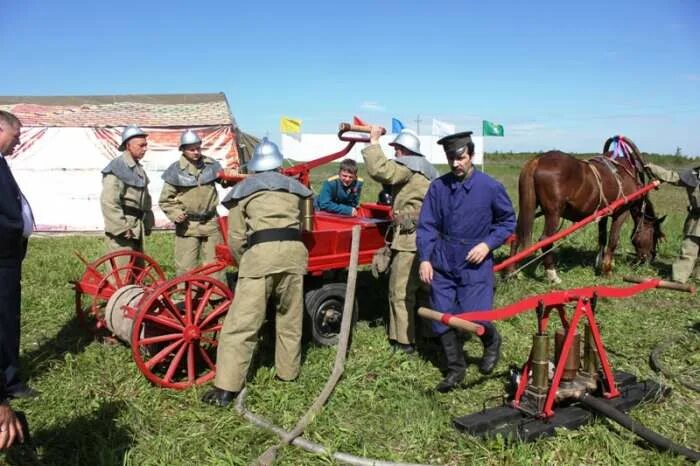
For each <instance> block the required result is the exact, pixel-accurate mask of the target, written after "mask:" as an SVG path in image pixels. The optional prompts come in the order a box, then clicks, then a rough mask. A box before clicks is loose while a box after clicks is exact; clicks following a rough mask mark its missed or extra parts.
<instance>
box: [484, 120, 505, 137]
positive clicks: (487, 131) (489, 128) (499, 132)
mask: <svg viewBox="0 0 700 466" xmlns="http://www.w3.org/2000/svg"><path fill="white" fill-rule="evenodd" d="M481 134H483V135H484V136H501V137H503V125H497V124H496V123H491V122H490V121H487V120H484V122H483V127H482V131H481Z"/></svg>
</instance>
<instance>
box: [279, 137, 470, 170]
mask: <svg viewBox="0 0 700 466" xmlns="http://www.w3.org/2000/svg"><path fill="white" fill-rule="evenodd" d="M395 137H396V135H395V134H389V135H386V136H382V137H381V139H380V140H379V144H380V145H381V146H382V149H383V150H384V153H385V154H386V155H387V157H390V158H393V157H394V149H393V148H392V147H391V146H389V143H390V142H391V141H393V140H394V138H395ZM418 138H419V139H420V147H421V152H422V153H423V155H424V156H425V157H426V158H427V159H428V160H429V161H430V163H433V164H446V163H447V159H446V158H445V151H443V150H442V146H440V145H438V144H437V140H438V139H440V137H438V136H422V135H421V136H418ZM472 141H474V158H473V159H472V161H473V163H474V164H476V165H483V164H484V138H483V137H481V136H472ZM346 144H347V143H346V142H343V141H341V140H339V139H338V135H336V134H308V133H306V134H297V135H289V134H284V133H283V134H282V135H281V150H282V153H283V154H284V156H285V157H286V158H288V159H292V160H296V161H299V162H306V161H308V160H312V159H315V158H318V157H322V156H324V155H328V154H332V153H334V152H338V151H339V150H341V149H342V148H343V147H345V145H346ZM364 147H365V144H364V143H357V144H355V147H353V148H352V150H351V151H350V153H349V154H348V157H351V158H352V159H354V160H355V161H356V162H362V154H361V153H360V151H361V150H362V149H363V148H364Z"/></svg>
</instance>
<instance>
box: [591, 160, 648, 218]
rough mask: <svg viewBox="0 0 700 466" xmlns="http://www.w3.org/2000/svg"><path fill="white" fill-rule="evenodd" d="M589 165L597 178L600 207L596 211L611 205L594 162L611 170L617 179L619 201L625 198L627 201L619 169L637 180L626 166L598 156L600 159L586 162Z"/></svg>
mask: <svg viewBox="0 0 700 466" xmlns="http://www.w3.org/2000/svg"><path fill="white" fill-rule="evenodd" d="M584 162H586V163H587V164H588V167H589V168H590V169H591V171H592V172H593V177H594V178H595V181H596V184H597V185H598V207H597V208H596V210H599V209H600V207H601V206H602V205H603V204H605V207H607V206H608V205H610V203H609V202H608V200H607V198H606V197H605V194H604V193H603V181H602V179H601V177H600V171H598V167H596V165H595V163H594V162H597V163H600V164H602V165H604V166H605V167H606V168H607V169H608V170H610V173H611V174H612V176H613V178H614V179H615V182H616V183H617V199H619V198H621V197H622V198H625V200H626V199H627V196H626V195H625V192H624V190H623V189H622V180H621V179H620V174H619V173H618V170H617V169H618V168H621V169H622V170H624V171H625V172H627V174H628V175H630V177H632V178H634V179H636V177H635V175H634V174H633V173H632V172H631V171H630V170H629V169H628V168H627V167H625V166H623V165H621V164H619V163H617V162H615V161H612V160H610V159H608V158H606V157H602V156H598V157H593V158H592V159H589V160H584Z"/></svg>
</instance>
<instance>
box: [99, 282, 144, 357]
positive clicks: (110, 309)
mask: <svg viewBox="0 0 700 466" xmlns="http://www.w3.org/2000/svg"><path fill="white" fill-rule="evenodd" d="M144 292H145V288H144V287H142V286H140V285H127V286H123V287H121V288H119V289H118V290H117V291H115V292H114V294H113V295H112V296H111V297H110V298H109V301H107V305H106V306H105V321H106V323H107V328H108V329H109V331H110V332H112V333H113V334H114V335H115V336H116V337H117V338H119V339H120V340H121V341H123V342H124V343H127V344H130V342H131V332H132V330H133V328H134V317H133V314H132V311H130V309H135V308H136V307H137V306H138V304H139V302H140V301H141V298H142V297H143V294H144Z"/></svg>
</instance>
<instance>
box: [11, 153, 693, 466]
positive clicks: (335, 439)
mask: <svg viewBox="0 0 700 466" xmlns="http://www.w3.org/2000/svg"><path fill="white" fill-rule="evenodd" d="M526 160H527V157H526V156H523V155H505V154H501V155H494V156H492V157H491V156H489V157H487V166H486V171H487V172H488V173H489V174H491V175H493V176H495V177H497V178H498V179H500V180H502V181H503V182H504V184H505V185H506V186H507V188H508V191H509V192H510V194H511V196H512V197H513V199H514V200H516V199H517V196H516V195H515V190H516V183H517V174H518V170H519V168H520V166H522V164H523V163H524V162H525V161H526ZM666 161H671V159H663V162H666ZM673 161H674V164H672V165H673V166H683V165H687V161H685V160H677V161H676V160H673ZM663 162H662V163H663ZM667 165H669V164H667ZM440 169H441V171H442V172H443V173H444V172H445V170H446V167H444V166H443V167H440ZM336 170H337V165H331V166H327V167H322V168H321V169H319V170H316V171H315V172H314V173H313V180H314V183H315V186H319V184H318V182H319V181H320V180H323V179H325V178H326V177H328V176H330V175H331V174H333V173H335V171H336ZM361 172H362V173H361V176H364V177H365V180H366V188H365V193H364V196H363V197H364V199H366V200H371V201H373V200H374V199H376V195H377V192H378V191H379V187H378V185H377V184H376V183H373V182H371V181H370V180H369V178H368V177H367V176H366V173H363V172H364V168H361ZM652 196H653V199H654V201H655V204H656V205H657V210H658V211H659V212H660V213H661V214H662V215H663V214H668V219H667V220H666V222H665V224H664V230H665V233H666V234H667V236H668V240H667V242H665V243H664V244H663V245H662V246H661V248H660V255H659V258H658V262H657V263H655V264H652V265H646V266H642V267H635V266H633V265H632V263H631V252H632V251H633V249H632V246H631V244H630V243H629V240H628V238H629V228H630V227H629V225H626V226H625V230H624V231H623V233H622V240H621V245H620V248H619V249H618V253H617V256H616V270H615V277H614V278H612V279H610V280H607V279H602V278H601V277H599V276H596V275H595V273H594V271H593V268H592V264H593V261H594V257H595V241H596V232H595V228H594V227H589V228H587V229H584V230H582V231H581V232H580V233H578V234H576V235H574V236H572V237H571V238H570V239H568V240H567V241H566V242H564V243H563V244H562V246H561V247H560V249H559V251H558V252H559V257H560V263H561V267H560V275H561V277H562V279H563V280H564V284H563V286H564V287H567V288H573V287H579V286H588V285H592V284H611V285H617V286H621V285H623V283H622V281H621V280H620V278H619V277H621V276H623V275H624V274H631V273H634V274H638V275H662V276H665V275H668V274H669V271H670V263H671V262H672V261H673V259H674V257H675V255H676V254H677V251H678V249H679V244H680V240H681V229H682V221H683V219H684V217H685V211H684V209H685V205H686V200H685V194H684V192H683V190H680V189H677V188H672V187H662V188H661V189H660V190H659V191H656V192H654V193H653V194H652ZM103 247H104V245H103V241H102V238H101V237H100V236H64V237H34V238H32V240H31V244H30V249H29V255H28V257H27V259H26V261H25V263H24V264H25V265H24V282H23V297H22V303H23V311H22V312H23V314H22V318H23V320H22V332H23V333H22V361H23V364H24V369H25V374H26V376H27V377H28V378H29V381H30V384H31V385H32V386H33V387H36V388H37V389H38V390H40V391H41V396H40V397H39V398H37V399H35V400H30V401H17V402H14V403H13V405H14V406H15V407H17V408H19V409H22V410H24V411H26V413H27V416H28V419H29V422H30V424H31V427H32V434H33V436H34V440H35V442H36V444H37V445H38V456H39V458H40V460H41V462H42V463H43V464H47V465H116V464H133V465H195V464H196V465H200V464H201V465H219V464H221V465H225V464H241V465H244V464H249V463H250V461H251V460H253V459H254V458H256V457H257V456H258V455H260V454H261V453H262V452H263V451H264V450H265V449H266V448H268V447H269V446H271V445H273V444H275V443H276V441H277V438H276V437H274V436H273V435H271V434H269V433H267V432H264V431H262V430H260V429H258V428H256V427H253V426H251V425H249V424H247V423H246V422H245V421H244V420H243V419H242V418H240V417H239V416H238V415H237V414H236V412H235V411H234V410H233V409H231V410H220V409H215V408H212V407H208V406H204V405H202V404H201V403H200V401H199V398H200V396H201V394H202V393H203V391H204V390H205V389H206V388H207V387H200V388H195V389H191V390H187V391H183V392H175V391H169V390H162V389H158V388H156V387H154V386H152V385H151V384H149V383H148V382H147V381H146V379H145V378H144V377H143V376H142V375H141V374H140V373H139V372H138V370H137V368H136V366H135V364H134V363H133V361H132V359H131V353H130V351H129V349H128V348H127V347H126V346H122V345H112V346H110V345H105V344H102V343H99V342H97V341H94V340H93V339H92V338H91V337H90V336H89V335H87V334H86V333H85V332H83V331H82V329H81V328H80V327H79V326H78V324H77V321H76V319H75V314H74V302H73V299H74V293H73V291H72V289H71V287H70V286H69V284H68V280H71V279H77V278H78V277H79V276H80V275H81V273H82V272H83V269H84V267H83V265H82V264H81V263H80V262H79V261H78V260H77V258H75V256H74V255H73V251H74V250H78V251H80V252H81V254H83V255H84V256H85V257H87V258H89V259H91V260H94V259H96V258H97V257H99V256H100V255H101V254H102V252H103ZM146 247H147V250H148V252H149V253H150V254H151V255H152V256H153V257H155V258H156V259H157V260H158V261H159V262H160V263H161V264H162V265H163V266H164V267H165V270H166V273H167V274H168V275H169V276H172V275H173V273H174V266H173V259H172V236H171V234H169V233H158V234H155V235H153V236H152V237H151V238H149V239H148V241H147V245H146ZM504 255H505V251H503V250H501V251H498V258H499V259H502V258H503V256H504ZM542 275H543V274H542V270H541V269H532V270H530V271H528V272H527V273H525V274H524V278H522V279H519V280H511V281H508V282H501V283H499V284H498V287H497V295H496V305H498V306H501V305H505V304H508V303H511V302H514V301H516V300H518V299H521V298H523V297H525V296H529V295H532V294H536V293H543V292H546V291H548V290H549V289H550V287H549V286H548V285H546V284H545V283H543V281H542ZM381 286H382V283H381V282H375V281H374V280H373V279H372V277H371V276H370V275H369V274H368V273H367V272H366V271H365V272H362V273H361V274H360V279H359V285H358V296H359V298H360V306H361V314H360V315H361V318H360V322H359V323H358V325H357V328H356V332H355V336H354V340H353V345H352V348H351V351H350V354H349V356H348V362H347V366H346V372H345V375H344V377H343V379H342V380H341V382H340V384H339V385H338V387H337V389H336V391H335V393H334V394H333V396H332V397H331V399H330V402H329V403H328V404H327V406H326V407H325V409H324V410H323V412H322V413H321V415H320V416H318V417H317V419H316V420H315V421H314V423H313V424H312V425H311V426H310V428H309V429H308V430H307V432H306V434H305V435H306V436H307V437H308V438H309V439H311V440H313V441H315V442H318V443H322V444H324V445H325V446H327V447H328V448H330V449H331V450H333V451H344V452H348V453H352V454H355V455H360V456H368V457H374V458H377V459H381V460H385V461H400V462H415V463H431V464H449V465H457V464H467V463H470V462H479V463H481V464H513V465H515V464H532V463H541V464H555V463H560V464H611V463H621V464H682V460H681V459H679V458H677V457H674V456H671V455H667V454H661V453H658V452H656V451H654V450H651V449H648V448H646V447H643V446H642V445H640V444H639V443H638V442H637V440H636V438H635V436H633V435H632V434H630V433H629V432H627V431H624V430H622V429H620V428H618V427H617V426H616V425H614V424H612V423H611V422H608V421H604V420H603V421H597V422H595V423H594V424H592V425H590V426H587V427H584V428H582V429H580V430H576V431H560V432H559V433H558V435H557V436H556V437H553V438H549V439H544V440H541V441H539V442H536V443H531V444H514V445H505V444H504V443H503V442H501V441H499V440H492V441H489V442H482V441H480V440H477V439H475V438H472V437H469V436H466V435H462V434H460V433H458V432H457V431H455V430H454V429H453V428H452V427H451V420H452V418H454V417H456V416H460V415H464V414H468V413H471V412H474V411H476V410H479V409H481V407H482V405H483V404H484V403H486V404H490V405H494V404H498V403H499V400H498V397H499V395H501V394H502V393H503V384H504V381H505V372H506V370H507V367H508V365H509V364H521V363H522V362H523V361H524V359H525V358H526V357H527V354H528V351H529V346H530V341H531V334H532V333H533V332H534V330H535V329H534V323H535V321H534V316H533V315H532V313H528V314H523V315H520V316H519V317H517V318H514V319H511V320H507V321H503V322H500V323H499V324H498V326H499V329H500V330H501V332H502V334H503V336H504V345H503V360H502V362H501V363H500V365H499V367H498V369H497V371H496V373H495V374H494V375H493V376H490V377H482V376H480V375H479V374H478V372H477V371H476V368H475V367H474V366H470V369H469V372H468V376H467V380H466V383H467V385H468V388H467V389H464V390H457V391H455V392H452V393H450V394H446V395H441V394H435V393H434V392H433V391H432V388H433V387H434V385H435V384H436V383H437V382H438V381H439V380H440V378H441V375H440V371H439V369H438V368H437V367H435V365H434V364H432V363H431V362H430V361H428V360H424V359H421V358H418V357H406V356H403V355H401V354H394V353H391V352H390V351H389V349H388V345H387V342H386V336H385V334H384V328H383V326H382V325H381V321H382V318H383V316H384V314H385V310H386V298H385V297H383V295H382V293H383V292H382V289H381V288H380V287H381ZM598 309H599V312H598V318H599V322H600V325H601V329H602V333H603V339H604V342H605V343H606V345H607V348H608V349H609V353H610V354H609V356H610V359H611V362H612V364H613V367H614V368H615V369H618V370H624V371H628V372H632V373H634V374H636V375H638V376H640V377H647V378H653V379H655V380H658V381H660V382H662V383H665V384H667V385H669V386H670V387H672V388H673V394H672V396H671V397H670V398H668V399H666V400H663V401H662V402H660V403H650V404H645V405H642V406H639V407H637V408H635V409H634V410H633V411H632V415H633V417H635V418H636V419H638V420H640V421H641V422H642V423H644V424H645V425H647V426H648V427H650V428H651V429H653V430H656V431H658V432H660V433H661V434H663V435H666V436H668V437H670V438H671V439H673V440H674V441H676V442H677V443H680V444H684V445H686V446H688V447H691V448H694V449H696V450H698V449H700V395H698V394H697V393H694V392H692V391H690V390H688V389H686V388H684V387H682V386H681V385H680V384H678V383H677V382H676V381H675V380H673V379H666V378H665V377H663V376H661V375H658V374H656V373H654V372H653V371H652V370H651V369H650V367H649V365H648V357H649V353H650V351H651V350H652V349H653V348H654V346H656V345H657V344H658V343H659V342H661V341H662V340H665V339H666V338H669V337H673V336H676V335H690V332H689V331H688V328H689V327H691V326H693V325H698V322H700V310H699V309H700V299H699V298H698V297H697V296H690V295H687V294H682V293H675V292H670V291H661V290H659V291H650V292H646V293H643V294H640V295H637V296H635V297H634V298H632V299H627V300H607V299H606V300H603V301H602V302H600V304H599V306H598ZM695 338H697V336H696V337H695ZM684 341H685V342H686V343H685V344H686V345H688V343H687V342H688V341H689V340H688V339H687V337H686V339H685V340H684ZM692 343H693V344H692V345H690V346H689V347H677V346H676V347H672V348H671V349H669V355H670V356H667V357H666V359H665V362H666V363H667V364H668V365H669V366H671V369H673V370H675V371H680V372H684V373H692V371H693V370H695V371H696V372H697V367H698V364H699V362H698V358H697V349H698V344H697V340H692ZM688 348H690V351H688ZM684 349H685V350H684ZM466 350H467V352H468V354H469V355H470V356H473V357H478V356H479V355H480V348H479V344H478V343H477V342H476V341H470V342H468V343H467V345H466ZM334 356H335V350H334V349H333V348H319V347H315V346H312V345H308V346H306V347H305V356H304V363H303V367H302V372H301V375H300V377H299V379H298V381H297V382H295V383H281V382H278V381H276V380H275V379H274V377H273V375H274V374H273V369H272V367H270V366H269V365H263V366H262V367H260V368H258V369H257V370H256V371H255V373H254V374H253V376H252V379H251V381H250V382H249V387H250V395H249V398H248V406H249V408H250V409H251V410H253V411H254V412H255V413H258V414H260V415H263V416H265V417H267V418H269V419H271V420H272V421H274V422H275V423H276V424H279V425H282V426H283V427H285V428H287V429H289V428H291V427H292V426H293V425H294V423H295V421H296V419H297V418H298V417H300V416H301V415H302V414H303V413H304V412H305V410H306V409H307V407H308V406H309V405H310V404H311V402H312V401H313V399H314V398H315V396H316V395H317V394H318V392H319V391H320V389H321V387H322V386H323V384H324V382H325V380H326V379H327V377H328V376H329V375H330V372H331V369H332V365H333V360H334ZM695 382H696V383H697V382H698V381H697V376H696V377H695ZM0 458H1V457H0ZM278 459H279V463H278V464H282V465H299V464H333V460H332V459H329V458H325V457H318V456H314V455H311V454H308V453H305V452H303V451H302V450H299V449H296V448H293V447H287V448H285V449H283V450H282V451H281V452H280V455H279V457H278ZM4 461H6V462H8V463H13V464H33V463H32V462H31V460H29V459H27V457H26V455H23V454H22V452H21V451H15V452H13V453H11V454H10V455H8V456H6V457H4Z"/></svg>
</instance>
